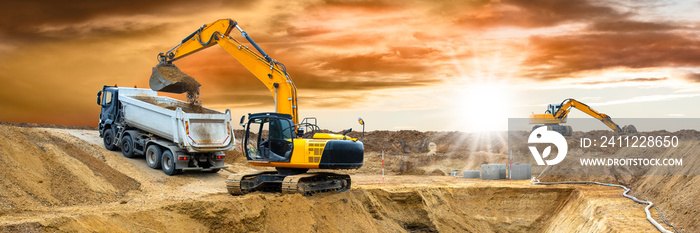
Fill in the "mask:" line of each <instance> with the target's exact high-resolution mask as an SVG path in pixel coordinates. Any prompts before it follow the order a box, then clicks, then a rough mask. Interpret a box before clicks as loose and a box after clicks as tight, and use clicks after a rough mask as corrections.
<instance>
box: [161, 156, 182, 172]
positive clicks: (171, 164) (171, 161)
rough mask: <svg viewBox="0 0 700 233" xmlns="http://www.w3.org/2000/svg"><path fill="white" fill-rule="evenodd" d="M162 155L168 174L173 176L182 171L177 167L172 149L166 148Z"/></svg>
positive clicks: (164, 167) (164, 169) (164, 170)
mask: <svg viewBox="0 0 700 233" xmlns="http://www.w3.org/2000/svg"><path fill="white" fill-rule="evenodd" d="M161 157H162V159H161V160H162V164H161V165H162V166H163V172H164V173H165V174H166V175H169V176H172V175H175V174H177V173H179V172H180V170H179V169H175V156H173V152H170V150H165V151H164V152H163V156H161Z"/></svg>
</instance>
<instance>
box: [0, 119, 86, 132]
mask: <svg viewBox="0 0 700 233" xmlns="http://www.w3.org/2000/svg"><path fill="white" fill-rule="evenodd" d="M0 125H10V126H16V127H26V128H55V129H85V130H96V129H97V128H95V127H92V126H78V125H56V124H45V123H13V122H2V121H0Z"/></svg>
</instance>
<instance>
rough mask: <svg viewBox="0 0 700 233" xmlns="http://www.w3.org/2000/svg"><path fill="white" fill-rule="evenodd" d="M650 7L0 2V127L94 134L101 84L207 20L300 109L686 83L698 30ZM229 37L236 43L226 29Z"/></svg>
mask: <svg viewBox="0 0 700 233" xmlns="http://www.w3.org/2000/svg"><path fill="white" fill-rule="evenodd" d="M669 4H674V3H673V2H671V3H669ZM656 7H658V6H656V5H651V3H647V2H634V3H624V4H622V3H617V2H606V1H597V0H575V1H559V0H476V1H428V0H409V1H404V2H396V1H369V0H300V1H284V2H282V1H272V0H255V1H221V0H205V1H182V0H170V1H162V0H156V1H134V0H126V1H119V2H114V1H104V0H97V1H88V2H86V1H75V0H69V1H11V2H7V3H4V4H3V7H2V8H0V14H2V15H3V17H2V18H0V81H2V84H3V85H2V87H1V88H2V91H0V109H2V110H3V111H2V112H1V113H0V121H30V122H46V123H61V124H80V125H95V124H96V122H97V121H96V120H95V119H96V116H97V112H98V111H99V109H98V107H97V105H95V103H94V102H95V97H96V96H95V93H96V92H97V91H98V90H99V89H100V88H101V87H102V85H105V84H107V85H113V84H115V83H117V84H119V85H120V86H135V85H136V86H139V87H147V86H148V77H149V76H150V72H151V67H153V66H154V65H155V64H156V62H157V61H156V59H155V56H156V54H158V53H159V52H163V51H167V50H168V49H170V48H172V47H173V46H175V45H176V44H177V43H179V42H180V41H181V40H182V39H183V38H184V37H185V36H187V35H189V34H190V33H192V32H193V31H195V30H196V29H198V28H199V27H200V26H202V25H203V24H205V23H209V22H212V21H214V20H216V19H220V18H233V19H235V20H237V21H238V22H239V25H240V26H241V27H242V28H243V29H245V30H246V31H247V32H248V33H249V34H250V36H251V37H252V38H253V39H255V41H256V42H258V44H259V45H260V46H261V47H262V48H263V49H264V50H265V52H267V53H268V54H269V55H270V56H271V57H272V58H273V59H275V60H277V61H279V62H282V63H284V64H285V65H286V67H287V70H288V72H289V73H290V74H291V76H292V78H293V80H294V82H295V84H296V86H297V88H298V90H299V98H300V108H304V109H305V110H309V109H315V110H318V109H332V110H337V109H347V110H348V111H355V110H357V111H362V110H367V109H371V110H372V111H374V110H378V109H379V110H381V109H391V111H393V112H392V113H391V114H395V115H392V116H391V117H397V118H401V117H403V116H405V115H406V113H405V112H401V111H409V110H408V109H411V110H412V111H417V110H416V109H432V110H436V109H437V110H436V112H432V113H425V114H423V115H421V114H417V115H415V116H418V115H420V117H423V118H420V119H425V120H424V121H422V122H441V121H450V120H449V119H446V118H444V117H445V116H464V115H465V114H466V115H469V114H476V113H478V112H479V111H471V110H469V111H466V112H454V111H457V110H456V109H458V108H455V107H454V106H460V105H459V103H463V102H469V101H471V102H480V101H481V100H480V99H478V98H479V97H474V98H476V99H472V100H465V98H472V97H471V95H466V94H465V93H464V92H467V91H472V89H469V87H473V86H480V85H482V86H491V84H493V83H496V84H498V85H497V86H509V85H521V84H522V85H524V86H535V87H537V86H546V85H540V84H543V82H548V84H551V85H554V84H556V83H557V82H569V80H571V82H570V84H578V85H579V86H585V88H588V89H587V90H590V91H595V90H596V88H614V87H623V86H624V87H627V88H634V87H638V86H644V85H645V87H649V86H653V85H654V84H657V83H662V84H664V85H666V86H668V85H674V84H677V83H681V84H688V85H696V84H697V83H700V76H699V75H698V70H700V56H698V54H700V32H699V31H698V30H699V29H700V27H698V26H697V25H700V23H699V22H696V21H693V19H679V18H677V17H675V15H673V14H671V13H668V12H663V11H655V10H656ZM696 7H697V8H700V6H696ZM649 12H651V13H654V14H648V13H649ZM231 35H232V36H233V37H234V38H236V39H238V40H240V41H242V42H244V43H245V39H244V38H242V37H241V35H240V33H239V32H238V31H237V30H234V31H233V32H232V33H231ZM251 48H252V46H251ZM175 64H176V65H177V66H178V67H180V68H181V69H182V70H183V71H185V72H186V73H188V74H190V75H192V76H194V77H195V78H197V80H199V81H200V82H201V83H202V84H203V86H202V98H203V101H204V103H205V105H209V106H212V107H215V108H218V109H226V108H229V109H232V110H233V109H236V110H237V111H241V112H245V111H252V110H251V109H258V110H259V109H271V106H273V100H272V96H271V94H270V93H269V91H268V90H267V89H266V88H265V86H264V85H263V84H262V83H261V82H260V81H259V80H257V79H256V78H255V77H253V75H252V74H251V73H250V72H249V71H248V70H246V69H245V68H244V67H243V66H242V65H240V64H239V62H238V61H236V60H235V59H234V58H233V57H231V56H230V55H229V54H227V53H226V52H225V51H224V50H223V49H221V48H218V46H214V47H212V48H209V49H205V50H202V51H200V52H198V53H197V54H193V55H191V56H188V57H187V58H184V59H181V60H178V61H176V62H175ZM640 70H641V71H640ZM642 71H643V72H642ZM616 72H617V73H616ZM601 74H603V76H595V75H601ZM679 74H680V75H681V77H678V75H679ZM686 74H687V75H686ZM594 76H595V77H594ZM553 80H557V82H551V81H553ZM552 83H554V84H552ZM496 91H498V90H496ZM566 94H567V95H568V93H566ZM658 94H659V95H663V93H658ZM691 94H692V93H691ZM166 95H167V96H171V97H175V98H183V96H181V95H171V94H166ZM552 95H553V96H554V95H556V94H552ZM584 95H585V96H602V95H600V94H595V93H594V94H591V93H585V94H584ZM690 96H692V95H690ZM543 98H544V97H543ZM556 98H559V95H556ZM633 98H634V97H629V96H626V97H624V98H623V97H619V96H616V97H615V98H612V99H608V98H604V100H605V101H608V100H609V101H615V100H616V99H618V100H619V99H633ZM688 98H694V97H688ZM519 99H521V100H525V99H527V98H519ZM657 99H661V100H664V98H657ZM533 101H534V100H533ZM450 102H456V103H457V104H454V103H450ZM510 102H511V101H509V102H508V103H510ZM542 102H545V101H542ZM546 102H549V100H548V101H546ZM422 105H426V106H422ZM353 108H355V109H353ZM367 111H369V110H367ZM460 111H461V110H460ZM480 111H488V109H481V110H480ZM526 112H529V111H526ZM413 113H415V112H412V114H411V115H414V114H413ZM684 114H686V115H687V116H692V115H693V114H691V113H684ZM436 116H437V117H438V118H440V117H442V118H440V119H437V118H436ZM453 120H454V119H453ZM458 120H459V119H458ZM402 124H407V125H410V124H417V125H418V124H423V123H406V122H404V123H402ZM425 124H427V123H425ZM390 127H393V126H388V127H387V128H390ZM446 127H447V126H446Z"/></svg>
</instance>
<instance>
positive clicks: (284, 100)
mask: <svg viewBox="0 0 700 233" xmlns="http://www.w3.org/2000/svg"><path fill="white" fill-rule="evenodd" d="M233 28H236V29H238V30H239V31H240V32H241V35H242V36H243V37H244V38H246V40H247V41H248V42H249V43H250V44H251V45H253V47H255V49H256V50H257V51H258V52H259V53H260V54H257V53H255V52H253V51H252V50H250V49H249V48H248V47H247V46H245V45H243V44H242V43H240V42H239V41H238V40H236V39H235V38H233V37H231V36H230V35H229V34H230V33H231V31H232V30H233ZM206 37H209V39H208V40H207V41H206V42H205V41H202V38H206ZM215 44H218V45H219V46H221V47H222V48H223V49H224V50H226V52H228V53H229V54H230V55H231V56H233V57H234V58H235V59H236V60H237V61H238V62H240V63H241V64H242V65H243V66H244V67H245V68H246V69H248V71H250V72H251V73H253V75H254V76H255V77H256V78H258V80H260V81H261V82H262V83H263V84H265V86H266V87H267V88H268V90H269V91H270V92H271V94H272V95H273V97H274V100H275V110H276V112H277V113H283V114H289V115H292V120H293V123H294V124H295V125H297V124H299V117H298V112H297V110H298V108H297V102H298V98H297V88H296V85H295V84H294V82H293V81H292V78H291V77H290V76H289V74H288V73H287V68H286V66H285V65H284V64H282V63H280V62H278V61H276V60H274V59H272V58H270V56H269V55H268V54H267V53H265V51H263V50H262V48H260V46H258V44H257V43H255V41H254V40H253V39H252V38H251V37H250V36H249V35H248V33H246V32H245V31H243V29H241V27H240V26H239V25H238V23H237V22H236V21H235V20H233V19H220V20H217V21H214V22H213V23H211V24H205V25H204V26H202V27H200V28H199V29H197V30H196V31H194V32H193V33H192V34H190V35H189V36H187V37H185V39H183V40H182V41H181V42H180V44H178V45H176V46H175V47H173V48H172V49H170V50H168V51H167V52H166V53H160V54H159V55H158V57H159V58H158V60H159V62H162V63H172V62H173V61H176V60H178V59H181V58H183V57H185V56H188V55H190V54H193V53H196V52H199V51H201V50H203V49H206V48H208V47H211V46H214V45H215ZM295 131H296V128H295Z"/></svg>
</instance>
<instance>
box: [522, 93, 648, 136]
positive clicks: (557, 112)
mask: <svg viewBox="0 0 700 233" xmlns="http://www.w3.org/2000/svg"><path fill="white" fill-rule="evenodd" d="M572 108H576V109H578V110H581V111H582V112H583V113H586V114H588V115H590V116H592V117H595V118H596V119H598V120H600V121H601V122H603V124H605V125H607V126H608V127H610V129H612V130H613V131H615V132H616V133H620V134H623V133H636V132H637V128H635V127H634V125H626V126H624V127H622V128H620V126H619V125H617V124H616V123H615V122H614V121H613V120H612V119H611V118H610V116H608V115H606V114H604V113H599V112H597V111H596V110H593V109H592V108H591V107H589V106H588V105H586V104H584V103H581V102H579V101H577V100H575V99H565V100H564V101H562V102H561V103H560V104H550V105H548V106H547V110H546V111H545V113H543V114H532V115H530V120H529V123H530V124H537V125H535V126H534V127H533V128H532V130H535V129H536V128H539V127H541V126H543V125H546V126H547V129H549V130H553V131H556V132H559V133H560V134H561V135H563V136H571V134H572V133H573V129H572V128H571V126H569V125H560V124H563V123H566V120H567V118H568V116H569V112H571V109H572Z"/></svg>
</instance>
